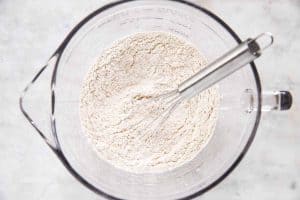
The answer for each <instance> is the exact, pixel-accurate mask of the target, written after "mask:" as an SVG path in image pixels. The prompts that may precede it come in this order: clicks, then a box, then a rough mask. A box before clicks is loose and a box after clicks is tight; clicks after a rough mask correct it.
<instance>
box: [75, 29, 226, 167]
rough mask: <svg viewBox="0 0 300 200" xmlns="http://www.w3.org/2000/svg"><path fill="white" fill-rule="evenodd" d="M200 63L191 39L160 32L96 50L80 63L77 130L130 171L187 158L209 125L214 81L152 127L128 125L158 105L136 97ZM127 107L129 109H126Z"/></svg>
mask: <svg viewBox="0 0 300 200" xmlns="http://www.w3.org/2000/svg"><path fill="white" fill-rule="evenodd" d="M205 65H206V59H205V58H204V57H203V56H202V55H201V54H200V53H199V51H198V50H197V49H196V48H195V47H193V46H192V45H190V44H189V43H187V42H186V41H185V40H183V39H181V38H178V37H177V36H175V35H172V34H169V33H163V32H145V33H138V34H135V35H132V36H129V37H127V38H124V39H122V40H119V41H117V42H115V43H114V44H113V45H112V46H111V47H110V48H109V49H106V50H105V51H104V52H102V54H101V55H100V57H99V59H98V60H97V62H96V63H95V64H94V65H93V66H92V67H91V68H90V70H89V71H88V74H87V76H86V78H85V80H84V82H83V86H82V91H81V96H80V119H81V123H82V128H83V132H84V133H85V134H86V135H87V136H88V137H89V140H90V141H91V144H92V145H93V146H94V149H95V150H96V152H97V154H98V155H99V157H100V158H101V159H103V160H105V161H107V162H109V163H110V164H112V165H114V166H115V167H117V168H120V169H122V170H126V171H130V172H133V173H156V172H163V171H166V170H172V169H174V168H176V167H179V166H181V165H183V164H184V163H186V162H189V161H190V160H192V159H193V158H194V157H195V156H196V155H197V154H198V153H199V152H200V151H201V150H202V149H203V147H204V146H205V145H206V144H207V142H208V140H209V139H210V137H211V136H212V134H213V132H214V129H215V125H216V121H217V114H218V107H219V99H220V95H219V91H218V87H217V86H214V87H211V88H209V89H207V90H206V91H204V92H202V93H201V94H200V95H198V96H195V97H193V98H192V99H190V100H187V101H184V102H182V103H181V104H180V106H179V107H178V108H177V109H176V110H175V111H174V112H173V113H172V114H171V116H170V117H169V118H168V119H167V120H166V121H165V122H164V123H163V124H162V126H161V127H160V129H159V132H151V131H145V132H141V131H137V130H136V129H134V128H133V127H135V126H134V125H135V124H137V123H138V122H140V121H141V120H142V119H143V121H146V122H147V120H148V121H149V122H150V121H151V120H152V119H151V117H149V118H148V117H147V116H149V115H150V114H151V113H153V112H154V113H155V111H156V110H157V109H158V107H159V104H153V105H152V106H150V107H145V108H143V107H139V106H138V105H142V104H141V103H142V102H143V101H146V99H147V98H151V97H153V96H155V95H158V94H161V93H163V92H164V91H166V90H170V89H175V88H177V86H178V84H180V83H181V82H182V81H184V80H185V79H186V78H188V77H190V76H191V75H193V74H195V73H196V72H197V71H199V70H200V69H202V68H204V67H205ZM133 111H134V112H135V113H136V114H134V115H131V113H132V112H133ZM142 128H146V127H142Z"/></svg>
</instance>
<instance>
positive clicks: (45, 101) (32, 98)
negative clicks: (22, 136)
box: [19, 55, 58, 151]
mask: <svg viewBox="0 0 300 200" xmlns="http://www.w3.org/2000/svg"><path fill="white" fill-rule="evenodd" d="M56 60H57V56H55V55H54V56H52V57H51V58H50V59H49V60H48V62H47V64H46V65H45V66H43V67H42V68H41V69H40V70H39V71H38V73H37V74H36V75H35V76H34V78H33V79H32V80H31V81H30V82H29V83H28V84H27V86H26V87H25V88H24V90H23V91H22V94H21V96H20V98H19V106H20V109H21V111H22V113H23V115H24V116H25V118H26V119H27V120H28V121H29V123H30V124H31V125H32V126H33V128H34V129H35V130H36V131H37V132H38V133H39V135H40V136H41V137H42V138H43V139H44V141H45V142H46V144H47V145H48V146H49V147H50V148H51V149H52V150H54V151H56V150H57V144H58V143H57V140H56V137H55V136H54V135H53V134H52V131H51V123H49V122H51V121H50V120H49V116H50V117H51V116H52V114H51V111H50V110H51V95H50V96H49V94H51V87H50V91H49V90H47V89H46V88H45V86H46V85H48V86H49V84H50V83H51V78H52V70H51V68H52V69H53V66H54V65H55V63H56ZM45 75H47V78H45ZM43 76H44V77H43ZM41 77H43V79H42V78H41ZM30 93H31V95H29V94H30ZM45 93H46V94H47V95H44V94H45ZM37 97H40V98H41V99H38V100H37ZM42 97H43V98H42ZM49 97H50V98H49ZM43 109H47V111H48V112H46V113H43V112H42V111H43ZM29 110H30V113H31V114H29V112H28V111H29ZM45 114H46V116H47V117H44V116H45ZM49 114H50V115H49ZM42 115H44V116H43V117H41V116H42ZM33 118H35V119H33ZM41 118H43V120H41ZM45 118H47V119H45ZM51 118H52V117H51ZM42 122H45V124H46V125H45V124H43V123H42ZM49 126H50V129H49ZM47 129H48V130H49V131H47ZM46 132H49V134H48V135H50V136H46V135H45V133H46Z"/></svg>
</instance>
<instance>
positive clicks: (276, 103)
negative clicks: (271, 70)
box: [242, 89, 293, 113]
mask: <svg viewBox="0 0 300 200" xmlns="http://www.w3.org/2000/svg"><path fill="white" fill-rule="evenodd" d="M242 102H244V104H245V106H246V112H248V113H251V112H252V111H254V110H256V109H255V106H254V94H253V90H251V89H246V90H245V93H244V94H243V97H242ZM292 104H293V97H292V94H291V92H290V91H286V90H277V91H263V92H262V107H261V111H263V112H269V111H285V110H289V109H290V108H291V107H292Z"/></svg>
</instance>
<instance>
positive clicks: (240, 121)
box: [20, 0, 291, 200]
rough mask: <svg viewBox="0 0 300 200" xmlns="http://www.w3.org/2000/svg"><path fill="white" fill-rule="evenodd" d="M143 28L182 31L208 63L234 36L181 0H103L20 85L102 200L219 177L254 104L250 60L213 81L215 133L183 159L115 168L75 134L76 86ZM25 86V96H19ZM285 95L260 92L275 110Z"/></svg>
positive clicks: (68, 160)
mask: <svg viewBox="0 0 300 200" xmlns="http://www.w3.org/2000/svg"><path fill="white" fill-rule="evenodd" d="M147 31H163V32H169V33H172V34H175V35H178V36H180V37H183V38H184V39H186V40H187V41H189V42H190V43H192V44H193V45H194V46H195V47H196V48H198V49H199V51H200V52H202V54H203V55H204V56H205V57H206V58H207V60H208V61H213V60H214V59H216V58H217V57H219V56H221V55H222V54H223V53H224V52H226V51H228V50H230V49H231V48H233V47H234V46H236V45H237V44H238V43H240V42H241V40H240V39H239V37H238V36H237V35H236V34H235V33H234V31H233V30H232V29H231V28H230V27H229V26H228V25H227V24H226V23H225V22H223V21H222V20H221V19H220V18H219V17H217V16H216V15H214V14H213V13H211V12H210V11H208V10H206V9H204V8H202V7H200V6H197V5H195V4H192V3H189V2H185V1H161V0H140V1H118V2H114V3H110V4H107V5H105V6H103V7H101V8H99V9H98V10H96V11H94V12H93V13H91V14H90V15H88V16H87V17H86V18H85V19H83V20H82V21H81V22H80V23H79V24H78V25H77V26H76V27H75V28H74V29H73V30H72V31H71V32H70V34H69V35H68V36H67V37H66V39H65V40H64V41H63V42H62V44H61V45H60V46H59V47H58V49H57V50H56V51H55V52H54V54H53V55H52V56H51V58H50V59H49V61H48V62H47V64H46V65H45V66H44V67H43V68H42V69H41V70H40V71H39V73H38V74H37V75H36V76H35V77H34V79H33V80H32V81H31V83H30V84H29V85H28V86H27V87H26V88H25V90H24V92H23V94H22V96H21V98H20V107H21V110H22V112H23V114H24V115H25V116H26V118H27V119H28V120H29V121H30V123H31V124H32V125H33V126H34V128H35V129H36V130H37V131H38V133H39V134H40V135H41V136H42V137H43V138H44V140H45V141H46V143H47V144H48V145H49V147H50V148H51V149H52V150H53V151H54V153H55V154H56V155H57V156H58V158H59V159H60V160H61V161H62V163H63V164H64V166H65V167H66V168H67V169H68V170H69V172H70V173H71V174H72V175H73V176H74V177H75V178H76V179H77V180H78V181H80V182H81V183H82V184H83V185H85V186H86V187H88V188H89V189H91V190H92V191H94V192H96V193H98V194H99V195H102V196H104V197H106V198H110V199H143V200H146V199H190V198H193V197H196V196H198V195H201V194H203V193H204V192H206V191H207V190H209V189H210V188H212V187H214V186H215V185H217V184H218V183H219V182H220V181H222V180H223V179H224V178H225V177H226V176H227V175H228V174H229V173H230V172H231V171H232V170H233V169H234V168H235V167H236V166H237V164H238V163H239V162H240V160H241V159H242V158H243V156H244V155H245V153H246V151H247V150H248V148H249V146H250V144H251V143H252V141H253V138H254V136H255V132H256V130H257V127H258V124H259V120H260V115H261V110H262V92H261V85H260V81H259V76H258V73H257V71H256V68H255V65H254V63H251V64H250V65H249V66H248V67H244V68H243V69H241V70H239V71H238V72H236V73H234V74H233V75H232V76H230V77H228V78H226V79H225V80H223V81H221V82H220V83H219V89H220V93H221V102H220V109H219V114H218V115H219V117H218V121H217V125H216V129H215V132H214V134H213V136H212V138H211V139H210V141H209V142H208V144H207V145H206V146H205V148H204V149H203V150H202V151H201V152H200V153H199V154H198V155H197V157H196V158H195V159H193V160H192V161H191V162H189V163H186V164H184V165H182V166H180V167H178V168H176V169H174V170H171V171H166V172H163V173H148V174H147V173H146V174H134V173H130V172H126V171H122V170H120V169H117V168H115V167H113V166H112V165H110V164H109V163H107V162H105V161H103V160H101V159H100V158H99V157H98V156H97V155H96V152H95V151H94V150H93V148H92V147H91V145H90V144H89V142H88V140H87V137H86V136H85V134H84V133H82V129H81V126H80V119H79V95H80V91H81V85H82V81H83V79H84V77H85V74H86V73H87V71H88V70H89V67H90V66H91V65H92V64H93V63H94V62H95V61H96V59H97V58H98V56H99V55H100V53H101V51H103V50H104V49H105V48H107V47H108V46H109V45H111V44H112V43H113V42H114V41H116V40H118V39H120V38H124V37H126V36H129V35H132V34H135V33H138V32H147ZM49 85H50V88H49ZM45 88H46V89H45ZM29 92H30V93H32V95H29V94H28V95H27V93H29ZM34 93H42V94H44V95H43V98H42V99H36V98H34ZM286 93H287V92H286ZM25 94H26V99H25ZM287 94H289V93H287ZM289 95H290V94H289ZM287 96H288V95H283V93H282V92H274V93H268V95H267V96H266V99H269V101H268V103H269V105H268V106H269V107H268V108H270V110H271V109H279V110H280V109H283V106H282V105H283V103H282V102H283V100H284V101H285V102H286V101H287V100H288V98H287ZM276 99H277V100H276ZM273 100H274V102H273ZM290 100H291V99H290ZM288 103H289V102H288ZM281 104H282V105H281ZM289 104H291V103H289ZM26 106H27V109H25V107H26ZM289 106H290V105H289ZM289 106H286V107H289ZM27 110H30V112H29V111H27ZM49 116H50V123H49ZM33 119H34V120H33Z"/></svg>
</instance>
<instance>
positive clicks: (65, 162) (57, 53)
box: [50, 0, 262, 200]
mask: <svg viewBox="0 0 300 200" xmlns="http://www.w3.org/2000/svg"><path fill="white" fill-rule="evenodd" d="M136 1H143V0H119V1H115V2H112V3H107V4H105V5H104V6H102V7H100V8H98V9H97V10H95V11H93V12H92V13H90V14H89V15H88V16H86V17H85V18H84V19H83V20H81V21H80V22H79V23H78V24H77V25H76V26H75V27H74V28H73V29H72V30H71V32H70V33H69V34H68V35H67V37H66V38H65V39H64V40H63V42H62V43H61V44H60V45H59V47H58V48H57V49H56V51H55V52H54V53H53V54H52V56H51V58H52V57H56V62H55V64H54V69H53V73H52V77H51V128H52V134H53V137H54V141H55V144H56V148H55V149H52V150H53V151H54V153H55V154H56V155H57V156H58V158H59V160H60V161H61V162H62V163H63V165H64V166H65V168H66V169H67V170H68V171H69V172H70V173H71V174H72V175H73V176H74V177H75V178H76V179H77V180H78V181H79V182H80V183H81V184H83V185H84V186H86V187H87V188H89V189H90V190H91V191H93V192H95V193H96V194H98V195H101V196H103V197H105V198H107V199H114V200H119V199H122V198H119V197H116V196H114V195H113V194H108V193H106V192H104V191H102V190H101V189H99V188H97V187H95V186H94V185H93V184H92V183H90V182H89V181H87V180H86V179H85V178H84V177H82V176H81V175H80V174H79V173H78V172H77V171H76V170H75V169H74V168H73V167H72V166H71V164H70V162H69V161H68V160H67V158H66V157H65V155H64V153H63V151H62V149H61V146H60V143H59V140H58V137H57V130H56V123H55V84H56V75H57V69H58V66H59V62H60V58H61V56H62V54H63V52H64V50H65V48H66V46H67V45H68V43H69V41H70V40H71V39H72V37H73V36H74V35H75V34H76V32H77V31H78V30H79V29H80V28H81V27H82V26H83V25H85V24H86V23H87V22H88V21H89V20H90V19H92V18H93V17H95V16H96V15H98V14H100V13H102V12H103V11H106V10H108V9H110V8H113V7H115V6H118V5H121V4H125V3H129V2H136ZM167 1H171V2H177V3H182V4H185V5H187V6H190V7H193V8H195V9H196V10H198V11H200V12H203V13H204V14H206V15H208V16H209V17H211V18H212V19H213V20H215V21H216V22H217V23H219V24H220V25H221V26H222V27H223V28H224V29H225V30H227V31H228V33H229V34H230V35H231V36H232V37H233V39H234V40H235V41H236V42H237V44H239V43H241V42H242V40H241V39H240V38H239V36H238V35H237V34H236V33H235V32H234V31H233V30H232V29H231V28H230V27H229V26H228V25H227V24H226V23H225V22H224V21H223V20H222V19H221V18H220V17H218V16H217V15H216V14H214V13H212V12H211V11H209V10H208V9H206V8H204V7H201V6H200V5H197V4H195V3H192V2H188V1H185V0H167ZM51 58H50V59H51ZM250 67H251V70H252V73H253V76H254V79H255V85H256V90H257V100H258V104H257V108H258V109H257V111H256V119H255V122H254V125H253V128H252V131H251V134H250V136H249V138H248V141H247V143H246V144H245V146H244V147H243V150H242V151H241V153H240V154H239V156H238V157H237V158H236V159H235V161H234V162H233V163H232V164H231V166H230V167H229V168H228V169H226V171H225V172H224V173H223V174H222V175H221V176H220V177H218V178H216V179H215V180H214V181H212V182H211V183H209V184H208V185H207V186H205V187H204V188H202V189H199V190H198V191H196V192H194V193H192V194H190V195H188V196H185V197H182V198H179V199H181V200H186V199H192V198H195V197H198V196H200V195H202V194H203V193H205V192H207V191H208V190H210V189H212V188H213V187H215V186H216V185H218V184H219V183H220V182H222V181H223V180H224V179H225V178H226V177H227V176H228V175H229V174H230V173H231V172H232V171H233V170H234V169H235V168H236V166H237V165H238V164H239V163H240V161H241V160H242V159H243V158H244V156H245V154H246V153H247V151H248V149H249V147H250V146H251V144H252V142H253V140H254V138H255V135H256V131H257V128H258V125H259V122H260V118H261V105H262V92H261V82H260V78H259V74H258V71H257V69H256V66H255V64H254V62H251V63H250Z"/></svg>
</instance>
